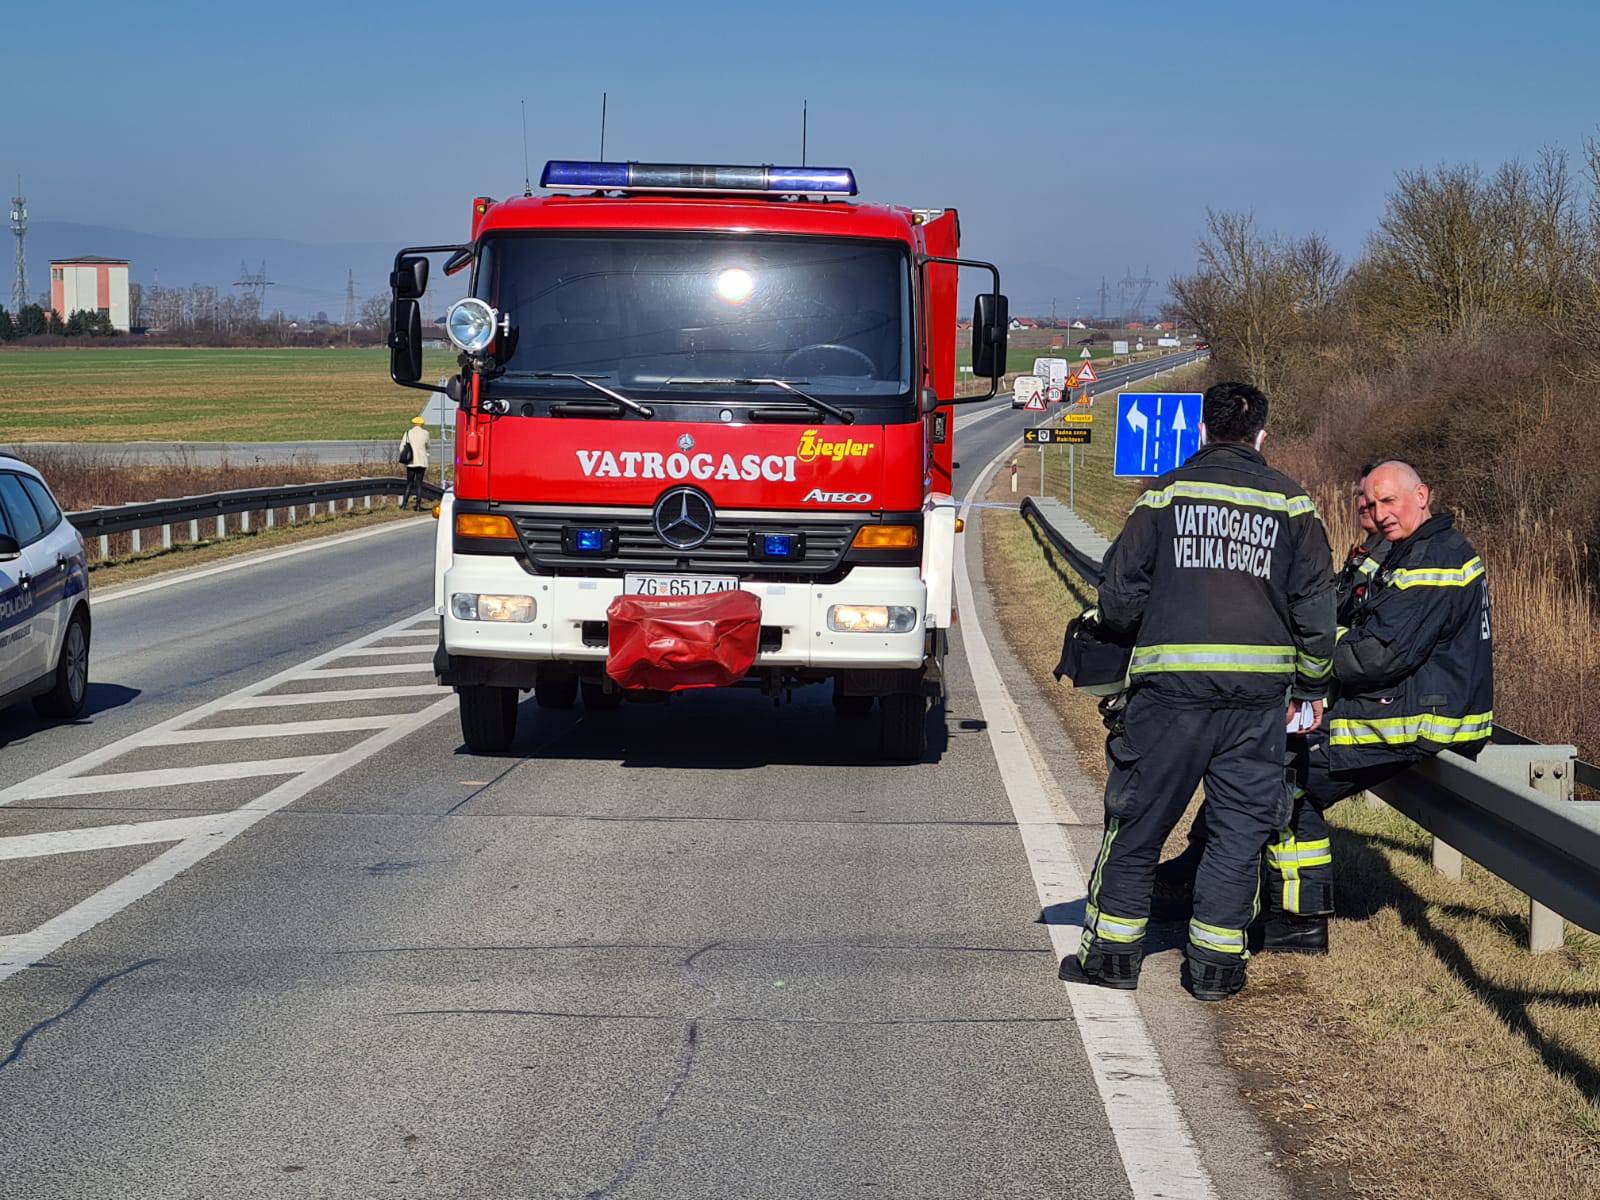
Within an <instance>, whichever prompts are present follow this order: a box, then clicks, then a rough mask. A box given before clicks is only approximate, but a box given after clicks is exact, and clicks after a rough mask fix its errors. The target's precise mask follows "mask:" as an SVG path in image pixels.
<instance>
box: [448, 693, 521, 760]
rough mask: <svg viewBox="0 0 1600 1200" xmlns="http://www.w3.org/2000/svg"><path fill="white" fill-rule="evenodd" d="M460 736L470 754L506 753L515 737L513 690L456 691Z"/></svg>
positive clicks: (514, 698) (515, 697)
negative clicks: (459, 715) (459, 712)
mask: <svg viewBox="0 0 1600 1200" xmlns="http://www.w3.org/2000/svg"><path fill="white" fill-rule="evenodd" d="M456 695H457V699H458V702H459V704H460V708H461V736H462V738H463V740H465V742H466V743H467V749H468V750H471V751H472V752H473V753H474V754H498V753H500V752H501V751H504V750H509V749H510V748H511V743H512V742H513V741H514V740H515V739H516V736H517V689H516V688H514V687H490V686H487V685H485V684H473V685H471V686H467V687H462V688H459V689H457V693H456Z"/></svg>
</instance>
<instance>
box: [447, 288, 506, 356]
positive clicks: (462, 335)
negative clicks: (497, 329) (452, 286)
mask: <svg viewBox="0 0 1600 1200" xmlns="http://www.w3.org/2000/svg"><path fill="white" fill-rule="evenodd" d="M494 320H495V311H494V309H492V308H490V307H489V306H488V305H487V304H485V303H484V302H483V301H482V300H479V299H477V298H476V297H473V296H469V297H467V299H465V300H457V301H456V302H455V303H454V304H452V305H451V306H450V311H449V312H448V313H446V314H445V318H444V329H445V332H446V333H447V334H449V335H450V340H451V341H452V342H454V343H455V344H456V347H457V348H458V349H461V350H465V351H466V352H467V353H468V354H481V353H483V351H485V350H487V349H488V348H489V343H490V342H492V341H494Z"/></svg>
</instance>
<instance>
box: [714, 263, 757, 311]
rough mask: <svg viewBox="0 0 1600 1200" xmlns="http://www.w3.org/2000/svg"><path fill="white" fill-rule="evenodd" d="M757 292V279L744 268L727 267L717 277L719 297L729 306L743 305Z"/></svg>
mask: <svg viewBox="0 0 1600 1200" xmlns="http://www.w3.org/2000/svg"><path fill="white" fill-rule="evenodd" d="M755 290H756V277H755V276H754V275H752V274H750V272H749V271H746V270H745V269H744V268H743V267H727V268H725V269H724V270H723V271H722V273H721V274H719V275H718V276H717V295H718V296H719V297H721V298H722V299H723V300H724V301H726V302H727V303H729V304H743V303H744V302H745V301H746V300H748V299H749V298H750V293H751V292H753V291H755Z"/></svg>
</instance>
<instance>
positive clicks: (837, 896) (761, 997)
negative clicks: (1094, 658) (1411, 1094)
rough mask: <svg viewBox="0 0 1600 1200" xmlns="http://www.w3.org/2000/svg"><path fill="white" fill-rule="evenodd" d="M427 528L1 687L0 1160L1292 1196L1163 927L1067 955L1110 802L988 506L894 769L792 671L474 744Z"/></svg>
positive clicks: (697, 1189)
mask: <svg viewBox="0 0 1600 1200" xmlns="http://www.w3.org/2000/svg"><path fill="white" fill-rule="evenodd" d="M1035 416H1036V414H1031V413H1013V412H1012V411H1011V410H1010V408H1009V405H1008V404H1007V403H1005V402H1004V401H1002V402H1001V404H1000V405H999V406H989V407H979V406H975V407H974V408H972V409H969V410H967V411H965V412H963V413H962V414H961V415H960V416H959V418H958V421H957V438H958V441H957V446H958V454H957V457H958V459H959V460H960V461H961V462H962V463H963V466H962V468H961V470H960V472H959V473H958V478H959V479H960V481H961V486H962V488H963V490H968V489H970V488H971V487H972V485H973V483H974V482H975V480H976V478H977V475H978V472H979V471H981V470H982V469H983V468H984V466H985V465H986V464H987V463H989V462H990V461H992V460H994V459H995V458H996V457H997V456H998V455H999V454H1000V453H1001V452H1002V451H1003V450H1004V449H1005V448H1006V447H1007V446H1008V445H1009V444H1010V443H1012V442H1013V441H1014V440H1015V439H1016V438H1017V437H1018V436H1019V432H1020V429H1021V428H1022V427H1023V426H1024V424H1026V423H1031V421H1030V420H1029V418H1033V417H1035ZM981 516H982V514H981V510H973V511H972V514H971V517H972V519H974V520H981ZM432 528H433V527H432V525H431V523H430V522H427V521H426V520H424V521H422V522H418V523H416V524H413V525H406V526H402V527H400V528H395V529H385V530H383V531H380V532H375V533H372V534H370V535H366V536H363V537H360V538H359V539H357V540H352V541H349V542H346V543H344V544H343V545H338V546H323V547H319V548H316V549H308V550H306V551H304V552H303V553H299V554H295V555H291V556H287V557H282V558H278V559H275V560H273V561H270V562H262V563H259V564H252V565H247V566H243V567H240V568H237V569H234V570H230V571H226V572H221V573H216V574H210V575H206V576H203V577H198V578H192V579H186V580H179V581H177V582H174V583H171V584H169V585H166V586H161V587H157V588H154V589H153V590H140V591H129V592H127V593H124V595H123V596H122V597H121V598H107V599H105V600H103V601H102V603H101V604H100V607H99V608H98V609H97V613H96V621H97V626H96V642H95V671H94V674H95V679H96V686H95V693H94V704H95V710H96V711H95V712H94V714H93V716H92V717H91V718H90V719H89V720H88V721H86V722H84V723H82V724H80V725H78V726H74V727H70V728H47V727H40V726H38V725H35V724H33V723H31V722H30V721H29V720H27V719H26V718H25V717H24V715H23V713H24V710H18V709H14V710H11V711H10V712H8V713H6V714H5V721H6V725H5V728H6V730H7V733H6V735H5V736H7V737H8V738H9V742H8V744H7V745H6V748H5V752H4V754H0V914H3V916H0V922H3V923H0V1146H3V1147H4V1153H3V1154H0V1196H4V1197H6V1198H7V1200H24V1198H32V1197H50V1198H52V1200H54V1198H58V1197H79V1196H82V1197H96V1198H100V1197H116V1196H129V1197H141V1198H150V1197H196V1198H199V1197H206V1198H208V1200H210V1198H218V1197H257V1196H297V1197H298V1196H318V1197H363V1198H365V1197H371V1196H376V1195H393V1196H401V1197H430V1198H431V1197H512V1196H516V1197H569V1196H570V1197H625V1196H639V1197H644V1196H648V1197H667V1196H682V1197H734V1196H741V1197H742V1196H752V1197H791V1196H792V1197H824V1196H827V1197H832V1196H846V1195H849V1196H857V1195H876V1196H892V1197H916V1198H918V1200H923V1198H929V1197H952V1198H955V1197H963V1198H965V1197H973V1196H1029V1197H1034V1196H1038V1197H1047V1196H1048V1197H1054V1196H1075V1197H1100V1196H1107V1197H1123V1196H1130V1195H1131V1196H1157V1195H1165V1196H1181V1197H1205V1196H1214V1195H1215V1196H1278V1195H1283V1194H1285V1193H1284V1191H1283V1185H1282V1183H1281V1181H1280V1180H1279V1179H1277V1177H1276V1176H1275V1175H1274V1173H1273V1171H1272V1170H1271V1167H1270V1154H1269V1151H1268V1149H1267V1147H1266V1145H1265V1143H1264V1142H1262V1141H1261V1140H1260V1138H1259V1136H1258V1135H1257V1133H1256V1132H1255V1129H1254V1126H1253V1124H1252V1123H1251V1121H1250V1120H1249V1118H1248V1117H1247V1116H1246V1115H1245V1114H1244V1113H1243V1112H1242V1111H1241V1110H1240V1108H1239V1106H1238V1100H1237V1082H1236V1081H1235V1080H1234V1079H1233V1078H1232V1076H1230V1075H1229V1074H1228V1073H1227V1071H1226V1070H1225V1069H1224V1068H1223V1067H1222V1066H1221V1064H1220V1063H1219V1062H1218V1054H1217V1051H1216V1049H1215V1046H1216V1036H1215V1030H1214V1028H1213V1027H1212V1025H1211V1021H1212V1019H1213V1016H1214V1014H1213V1013H1212V1012H1210V1011H1209V1010H1201V1009H1199V1007H1198V1006H1195V1005H1193V1004H1192V1003H1191V1002H1189V1001H1187V1000H1186V998H1184V997H1183V996H1182V995H1181V993H1180V992H1179V991H1178V989H1177V987H1176V982H1175V976H1176V953H1175V951H1174V950H1172V949H1170V948H1169V949H1167V950H1165V951H1163V952H1162V953H1160V954H1158V955H1157V956H1156V958H1155V959H1154V961H1153V962H1152V963H1151V965H1150V966H1149V967H1147V970H1146V980H1147V984H1146V986H1145V987H1144V988H1143V989H1142V990H1141V992H1140V994H1139V997H1138V1000H1137V1002H1135V1001H1134V999H1132V998H1130V997H1127V996H1125V995H1124V994H1120V993H1106V992H1100V991H1098V990H1096V989H1086V988H1078V989H1069V988H1065V987H1063V985H1061V984H1060V983H1058V982H1057V981H1056V979H1055V958H1056V954H1057V953H1058V952H1059V949H1060V943H1061V941H1062V940H1063V939H1064V938H1067V937H1069V936H1070V922H1071V920H1072V916H1071V912H1072V910H1073V907H1074V905H1075V904H1077V905H1081V891H1082V887H1081V864H1082V863H1083V862H1086V861H1088V860H1089V859H1090V858H1092V855H1093V852H1094V849H1095V845H1096V843H1097V842H1098V838H1099V828H1098V797H1097V796H1096V795H1095V794H1094V791H1093V789H1092V788H1091V787H1090V786H1089V785H1088V784H1087V782H1086V781H1085V780H1083V779H1082V778H1081V777H1080V776H1079V775H1078V774H1077V772H1076V771H1075V769H1074V768H1073V767H1072V765H1071V750H1070V747H1068V746H1066V745H1065V744H1064V742H1063V741H1062V739H1061V738H1060V736H1059V734H1058V733H1057V732H1055V728H1056V727H1055V723H1054V721H1053V719H1052V718H1049V717H1048V716H1046V717H1045V718H1044V719H1043V720H1039V721H1034V722H1031V723H1032V725H1033V733H1034V735H1033V736H1032V737H1030V736H1029V734H1028V731H1027V730H1028V725H1029V723H1030V722H1028V721H1023V722H1019V721H1018V720H1017V719H1016V714H1015V712H1013V710H1012V708H1011V705H1012V703H1013V701H1014V703H1015V706H1016V709H1017V710H1020V712H1021V713H1022V714H1023V715H1024V717H1029V716H1030V715H1031V714H1034V713H1037V712H1039V711H1040V705H1041V701H1040V699H1039V697H1038V696H1037V695H1036V693H1034V692H1033V690H1032V684H1031V683H1030V682H1029V680H1028V678H1027V676H1026V675H1025V673H1024V672H1023V671H1022V670H1021V669H1020V668H1019V667H1018V665H1017V664H1016V663H1015V662H1014V661H1012V659H1011V657H1010V655H1009V654H1008V653H1007V652H1006V650H1005V648H1004V645H1003V643H1002V642H1001V640H1000V639H999V638H998V637H997V636H995V627H994V625H993V621H992V615H991V613H990V611H989V600H988V595H987V590H986V586H985V582H984V578H983V572H982V562H981V554H979V553H978V552H977V550H978V546H979V542H978V539H977V538H976V537H971V538H968V539H966V547H967V569H968V571H969V573H970V577H971V593H970V602H969V603H967V604H964V605H963V609H962V614H961V617H962V627H963V628H964V629H968V630H969V632H968V633H967V634H965V635H962V634H961V633H960V632H959V631H958V636H957V639H956V645H955V646H954V648H953V651H952V654H951V658H950V667H951V676H952V678H951V696H950V702H949V704H948V706H947V708H946V709H945V710H944V711H943V712H941V713H937V714H935V715H934V716H933V717H931V718H930V720H932V722H933V727H932V735H933V737H932V741H933V749H932V750H931V752H930V754H929V756H928V758H927V760H926V761H924V762H922V763H919V764H914V765H911V766H885V765H882V764H880V763H878V762H877V761H876V759H875V755H874V741H875V739H874V737H873V730H872V728H871V725H870V722H852V721H848V720H843V719H840V718H838V717H836V716H835V715H834V713H833V710H832V707H831V705H830V704H829V703H828V698H827V694H826V692H825V691H824V690H823V689H821V688H813V689H808V690H804V691H801V692H798V693H796V695H795V697H794V701H793V703H791V704H786V705H781V706H774V705H773V704H772V702H771V701H768V700H763V699H761V698H760V697H758V696H757V695H755V694H754V693H746V692H713V693H691V694H687V695H684V696H681V697H678V698H676V699H675V700H674V701H673V703H672V704H670V705H666V706H648V707H646V706H626V707H625V708H624V709H623V710H622V711H620V712H616V713H599V714H593V715H591V714H588V713H586V712H584V711H582V710H578V711H575V712H572V713H546V712H540V711H539V710H538V709H537V708H536V707H535V706H534V704H533V702H532V699H531V698H529V699H528V700H527V701H526V702H525V703H524V705H523V723H522V727H521V733H520V736H519V739H518V743H517V746H516V748H515V751H514V752H513V753H512V754H509V755H507V756H505V757H501V758H473V757H470V756H468V755H466V754H465V753H464V752H463V749H462V747H461V744H460V737H459V731H458V729H457V727H456V723H455V718H454V703H453V700H452V699H451V698H450V696H449V694H448V693H447V692H444V691H443V690H442V689H437V688H435V687H434V686H433V685H432V682H431V673H430V672H429V670H428V658H429V655H430V653H431V649H432V639H433V618H432V616H431V614H430V613H429V612H428V611H427V610H428V608H429V605H430V603H431V601H430V580H429V572H430V566H431V562H430V549H429V546H430V539H431V536H432ZM969 528H970V527H969ZM1045 619H1050V620H1052V623H1054V618H1052V617H1048V614H1045ZM985 633H986V634H987V636H985ZM1030 805H1032V806H1033V807H1031V808H1030V807H1029V806H1030ZM1074 859H1075V861H1073V860H1074ZM1169 976H1170V977H1171V978H1169ZM1150 1045H1153V1046H1154V1047H1155V1049H1156V1050H1157V1051H1159V1058H1156V1057H1155V1055H1154V1054H1153V1053H1146V1052H1147V1051H1148V1047H1149V1046H1150ZM1141 1047H1145V1050H1141ZM1142 1054H1144V1055H1145V1057H1141V1055H1142ZM1147 1060H1148V1061H1147ZM1174 1096H1175V1097H1176V1103H1174V1102H1173V1097H1174ZM1108 1114H1111V1115H1109V1116H1108ZM1196 1146H1198V1151H1196V1148H1195V1147H1196ZM1186 1162H1193V1163H1194V1164H1195V1166H1194V1169H1193V1170H1192V1171H1190V1170H1187V1169H1185V1168H1184V1167H1183V1164H1184V1163H1186ZM1202 1166H1203V1169H1202Z"/></svg>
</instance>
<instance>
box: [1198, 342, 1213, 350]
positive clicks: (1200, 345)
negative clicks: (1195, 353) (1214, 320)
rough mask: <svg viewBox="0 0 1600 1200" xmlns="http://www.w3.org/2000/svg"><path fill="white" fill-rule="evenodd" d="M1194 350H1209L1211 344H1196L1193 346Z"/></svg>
mask: <svg viewBox="0 0 1600 1200" xmlns="http://www.w3.org/2000/svg"><path fill="white" fill-rule="evenodd" d="M1194 348H1195V349H1196V350H1209V349H1211V343H1210V342H1196V343H1195V344H1194Z"/></svg>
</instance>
